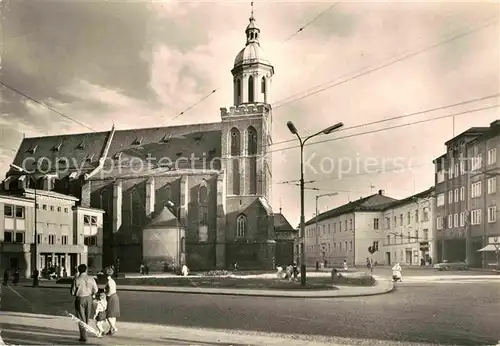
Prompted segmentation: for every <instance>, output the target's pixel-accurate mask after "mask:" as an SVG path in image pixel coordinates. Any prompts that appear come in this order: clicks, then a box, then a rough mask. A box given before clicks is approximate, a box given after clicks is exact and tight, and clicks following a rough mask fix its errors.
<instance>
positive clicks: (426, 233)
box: [386, 229, 429, 245]
mask: <svg viewBox="0 0 500 346" xmlns="http://www.w3.org/2000/svg"><path fill="white" fill-rule="evenodd" d="M392 239H393V240H394V241H391V236H390V235H388V236H387V237H386V245H397V244H403V243H405V237H404V236H403V234H402V233H401V234H399V235H398V234H393V236H392ZM398 239H399V242H398ZM423 240H424V241H425V240H429V230H428V229H424V230H423ZM419 241H420V239H419V232H418V230H416V231H415V236H412V235H411V232H408V235H407V237H406V242H407V243H418V242H419Z"/></svg>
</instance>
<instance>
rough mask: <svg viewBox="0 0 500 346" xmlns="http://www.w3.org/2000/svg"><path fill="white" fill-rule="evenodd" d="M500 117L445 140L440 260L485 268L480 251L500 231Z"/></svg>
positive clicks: (438, 176)
mask: <svg viewBox="0 0 500 346" xmlns="http://www.w3.org/2000/svg"><path fill="white" fill-rule="evenodd" d="M499 138H500V120H497V121H494V122H492V123H491V124H490V126H489V127H473V128H470V129H468V130H467V131H465V132H463V133H461V134H460V135H458V136H456V137H454V138H452V139H451V140H449V141H447V142H446V143H445V145H446V149H447V152H446V153H445V154H443V155H441V156H440V157H438V158H437V159H435V160H434V164H435V167H436V173H435V193H436V199H435V203H436V209H435V222H436V236H437V243H438V259H439V260H449V261H465V260H467V262H468V263H469V265H471V266H473V267H485V266H486V264H487V263H488V261H489V259H488V256H491V254H490V255H488V253H487V252H480V251H479V250H480V249H482V248H483V247H485V246H486V245H488V239H489V238H490V237H493V236H498V235H500V227H499V225H498V223H497V218H498V217H497V206H496V196H497V194H498V187H497V177H498V174H499V159H498V151H499V150H500V148H499V145H500V139H499Z"/></svg>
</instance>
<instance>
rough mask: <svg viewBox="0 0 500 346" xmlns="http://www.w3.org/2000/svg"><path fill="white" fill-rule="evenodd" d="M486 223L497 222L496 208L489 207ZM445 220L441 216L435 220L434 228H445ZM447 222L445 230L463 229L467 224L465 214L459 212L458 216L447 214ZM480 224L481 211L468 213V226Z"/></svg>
mask: <svg viewBox="0 0 500 346" xmlns="http://www.w3.org/2000/svg"><path fill="white" fill-rule="evenodd" d="M487 217H488V223H494V222H496V221H497V207H496V206H491V207H488V216H487ZM444 221H445V219H444V218H443V217H441V216H439V217H437V218H436V228H437V229H443V228H445V223H444ZM447 221H448V222H447V223H446V226H447V228H452V227H464V226H465V225H466V223H467V222H468V220H467V216H466V214H465V212H461V213H460V214H449V215H448V220H447ZM481 223H482V209H474V210H471V212H470V224H471V225H480V224H481Z"/></svg>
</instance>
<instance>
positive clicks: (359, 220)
mask: <svg viewBox="0 0 500 346" xmlns="http://www.w3.org/2000/svg"><path fill="white" fill-rule="evenodd" d="M394 201H395V199H394V198H390V197H387V196H384V193H383V191H382V190H380V191H379V192H378V193H377V194H375V195H371V196H368V197H365V198H361V199H359V200H357V201H353V202H350V203H348V204H344V205H342V206H340V207H337V208H335V209H332V210H328V211H326V212H324V213H321V214H319V215H317V216H315V217H314V218H312V219H310V220H308V221H307V222H306V223H305V232H306V237H305V246H306V248H305V249H306V265H307V266H315V265H316V263H317V262H318V263H323V264H326V266H340V265H341V264H342V263H343V262H344V260H345V261H346V262H347V264H348V265H350V266H353V265H354V266H359V265H365V264H366V258H367V257H371V258H372V259H373V261H376V262H378V263H382V262H383V260H384V257H383V255H382V252H381V251H378V252H376V253H375V254H373V255H371V254H370V253H369V252H368V247H370V246H372V245H373V242H378V244H379V249H380V248H381V247H382V241H383V239H384V229H383V227H382V226H383V225H382V221H381V217H382V213H381V212H382V210H383V208H384V207H385V206H387V205H388V204H389V203H391V202H394Z"/></svg>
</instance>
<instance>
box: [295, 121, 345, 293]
mask: <svg viewBox="0 0 500 346" xmlns="http://www.w3.org/2000/svg"><path fill="white" fill-rule="evenodd" d="M286 126H287V127H288V129H289V130H290V132H291V133H292V134H294V135H295V136H297V138H298V139H299V143H300V237H301V238H302V244H301V249H300V284H301V285H302V286H305V285H306V263H305V262H306V251H305V241H306V235H305V233H306V232H305V229H304V223H305V216H304V145H305V144H306V142H307V141H308V140H309V139H311V138H313V137H316V136H319V135H328V134H330V133H332V132H333V131H335V130H337V129H339V128H341V127H342V126H344V124H343V123H338V124H335V125H333V126H330V127H327V128H326V129H324V130H322V131H319V132H317V133H315V134H312V135H310V136H309V137H306V138H305V139H304V140H302V138H301V137H300V135H299V132H298V131H297V128H296V127H295V125H294V124H293V123H292V122H291V121H289V122H287V123H286Z"/></svg>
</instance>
